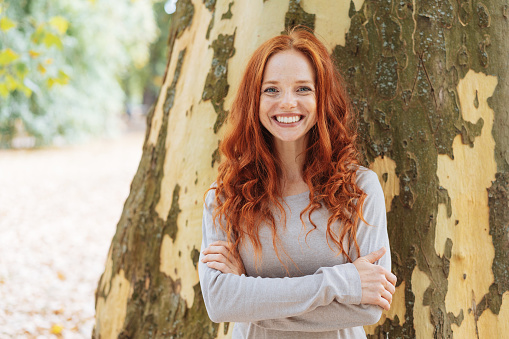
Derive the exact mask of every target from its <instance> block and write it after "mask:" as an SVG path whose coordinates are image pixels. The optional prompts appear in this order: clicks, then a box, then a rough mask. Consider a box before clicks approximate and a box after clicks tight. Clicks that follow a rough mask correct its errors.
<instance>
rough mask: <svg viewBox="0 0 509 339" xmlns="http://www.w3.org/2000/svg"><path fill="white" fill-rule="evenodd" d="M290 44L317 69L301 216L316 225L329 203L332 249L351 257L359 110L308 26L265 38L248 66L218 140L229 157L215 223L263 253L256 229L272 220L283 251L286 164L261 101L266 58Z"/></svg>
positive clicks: (358, 206)
mask: <svg viewBox="0 0 509 339" xmlns="http://www.w3.org/2000/svg"><path fill="white" fill-rule="evenodd" d="M289 49H294V50H297V51H300V52H302V53H303V54H304V55H306V56H307V57H308V58H309V60H310V61H311V64H312V65H313V67H314V71H315V74H316V84H315V88H316V99H317V123H316V124H315V126H313V127H312V128H311V130H310V131H309V137H308V146H307V149H306V153H305V161H304V168H303V179H304V181H305V182H306V184H307V185H308V187H309V199H310V203H309V205H308V206H307V207H306V208H305V209H304V210H303V211H302V212H301V214H300V219H301V221H302V222H303V223H304V221H303V216H304V214H305V213H306V212H309V214H308V218H309V221H310V223H311V224H312V226H313V230H314V229H316V227H317V226H316V225H315V224H314V223H313V222H312V221H311V217H310V216H311V213H313V212H314V211H315V210H317V209H319V208H322V206H325V207H326V208H327V209H328V210H329V212H330V217H329V219H328V223H327V242H328V243H329V247H331V244H330V242H329V241H332V242H333V243H334V244H335V245H336V248H338V249H339V253H338V254H343V255H345V256H346V257H347V258H348V260H350V261H352V260H351V258H350V257H349V255H348V248H346V249H345V248H344V245H343V241H344V240H345V239H346V240H348V244H352V243H353V244H355V246H356V249H357V252H358V255H360V253H359V252H360V250H359V245H358V243H357V239H356V231H357V222H358V219H359V218H361V219H362V205H363V201H364V199H365V197H366V194H365V193H364V192H363V191H362V190H361V189H360V188H359V187H358V186H357V185H356V183H355V182H356V170H357V168H358V166H357V165H358V151H357V149H356V146H355V140H356V136H357V134H356V127H355V119H354V111H353V110H352V107H351V105H350V103H349V99H348V95H347V93H346V90H345V87H344V86H343V85H342V79H341V76H340V75H339V73H338V71H337V69H336V67H335V66H334V63H333V61H332V60H331V58H330V56H329V54H328V52H327V49H326V48H325V46H324V45H323V44H322V43H321V42H320V41H319V40H318V39H317V38H316V37H315V36H314V35H313V34H312V33H311V32H309V31H307V30H304V29H294V30H292V31H290V32H289V33H288V34H287V35H280V36H277V37H274V38H272V39H270V40H268V41H266V42H265V43H263V44H262V45H261V46H260V47H259V48H258V49H257V50H256V51H255V52H254V54H253V56H252V57H251V59H250V60H249V62H248V64H247V66H246V70H245V73H244V75H243V78H242V81H241V83H240V86H239V89H238V92H237V95H236V97H235V100H234V102H233V105H232V108H231V112H230V116H229V118H228V120H229V122H230V124H229V130H228V132H227V133H226V135H225V137H224V139H223V140H222V141H221V145H220V152H221V154H222V159H223V161H222V162H221V164H220V166H219V172H218V176H217V180H216V186H215V187H213V188H212V189H215V191H216V203H217V208H216V209H215V212H214V223H215V224H216V226H217V224H219V225H220V227H221V228H222V229H223V230H224V231H225V232H226V234H227V236H228V241H229V242H230V244H232V245H234V246H233V248H235V249H237V248H239V247H238V246H239V245H240V244H242V243H243V242H244V241H245V240H249V241H251V243H252V245H253V248H254V250H255V256H256V257H257V258H258V257H259V255H260V254H261V243H260V238H259V234H258V229H259V227H260V225H261V224H262V223H266V224H268V225H269V227H271V229H272V235H273V246H274V249H275V250H276V254H277V255H278V257H279V254H278V244H279V243H280V241H279V239H278V237H277V227H276V220H275V217H274V215H273V213H272V212H271V207H273V206H276V207H277V208H278V209H279V210H280V211H281V215H282V216H283V222H285V220H286V218H285V212H284V208H283V206H282V202H281V198H282V190H281V185H280V178H281V176H282V172H281V168H282V167H281V163H280V160H279V158H278V156H277V153H276V152H275V148H274V143H273V138H272V135H271V134H270V133H269V132H268V131H267V130H266V129H265V128H264V127H263V126H262V124H261V123H260V119H259V107H260V95H261V85H262V80H263V74H264V70H265V65H266V64H267V61H268V60H269V58H270V57H271V56H272V55H274V54H276V53H278V52H281V51H285V50H289ZM218 220H221V222H217V221H218ZM331 249H332V247H331ZM283 250H284V249H283ZM280 261H281V259H280Z"/></svg>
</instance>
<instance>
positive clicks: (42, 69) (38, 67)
mask: <svg viewBox="0 0 509 339" xmlns="http://www.w3.org/2000/svg"><path fill="white" fill-rule="evenodd" d="M37 70H38V71H39V72H40V73H41V74H45V73H46V68H45V67H44V66H43V65H42V64H39V65H37Z"/></svg>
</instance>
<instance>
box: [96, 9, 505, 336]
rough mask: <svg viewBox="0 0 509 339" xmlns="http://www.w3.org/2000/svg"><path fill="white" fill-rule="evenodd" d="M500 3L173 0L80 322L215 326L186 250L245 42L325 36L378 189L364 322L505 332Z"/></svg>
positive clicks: (420, 332)
mask: <svg viewBox="0 0 509 339" xmlns="http://www.w3.org/2000/svg"><path fill="white" fill-rule="evenodd" d="M508 15H509V8H508V5H507V2H505V1H502V0H485V1H482V2H481V1H474V0H461V1H452V0H445V1H438V0H417V1H415V0H414V1H409V0H402V1H389V0H367V1H361V0H357V1H346V0H343V1H319V0H314V1H313V0H302V1H299V0H290V1H289V0H267V1H261V0H260V1H215V0H205V1H201V0H195V1H190V0H180V1H179V2H178V8H177V12H176V14H175V15H174V17H173V19H172V20H173V26H172V30H171V32H170V38H169V45H170V50H171V55H170V59H169V63H168V66H167V73H166V76H165V80H164V84H163V88H162V90H161V93H160V96H159V99H158V101H157V105H156V106H155V109H154V110H153V112H152V113H151V114H150V116H149V117H148V124H149V129H148V130H147V134H146V139H145V144H144V152H143V158H142V160H141V163H140V167H139V170H138V173H137V174H136V176H135V178H134V180H133V183H132V187H131V194H130V196H129V198H128V199H127V202H126V204H125V208H124V211H123V214H122V217H121V219H120V222H119V224H118V227H117V232H116V235H115V237H114V239H113V242H112V245H111V248H110V251H109V254H108V259H107V263H106V270H105V272H104V274H103V276H102V278H101V280H100V282H99V286H98V289H97V296H96V297H97V298H96V301H97V307H96V311H97V322H96V327H95V332H94V337H96V338H111V337H116V336H117V335H119V336H120V337H135V338H151V337H158V338H163V337H182V338H209V337H210V338H213V337H222V336H224V335H227V333H228V332H230V331H231V326H230V327H229V326H228V324H221V325H217V324H213V323H211V322H210V321H209V320H208V317H207V314H206V311H205V308H204V304H203V301H202V298H201V294H200V288H199V283H198V274H197V270H196V264H197V260H198V254H199V249H200V242H201V232H200V230H201V214H202V201H203V200H202V198H203V193H204V192H205V190H206V189H207V188H208V187H209V185H210V183H211V182H213V181H214V178H215V175H216V169H217V164H218V162H219V161H220V158H219V155H218V151H217V146H218V142H219V140H220V139H221V134H222V132H223V128H222V125H223V123H224V122H225V118H226V117H227V115H228V108H229V107H230V105H231V102H232V98H233V95H234V92H235V89H236V87H237V85H238V83H239V80H240V76H241V73H242V70H243V68H244V65H245V63H246V60H247V58H248V57H249V56H250V54H251V53H252V52H253V51H254V49H255V48H256V47H257V46H258V45H259V44H260V43H261V42H263V41H265V40H266V39H268V38H270V37H272V36H274V35H277V34H279V33H281V32H282V31H283V30H284V29H285V27H288V26H292V25H295V24H304V25H307V26H309V27H312V28H314V29H315V32H316V34H317V35H318V36H319V37H320V38H321V39H322V40H323V41H325V43H326V45H327V46H328V48H329V49H330V52H331V54H332V56H333V57H334V58H335V60H336V61H337V64H338V66H339V68H340V70H341V72H342V74H343V75H344V77H345V79H346V82H347V83H348V86H349V92H350V94H351V96H352V98H353V101H354V103H355V106H356V108H357V110H358V113H359V122H360V126H359V129H360V133H361V141H360V144H361V148H362V151H363V154H364V156H365V165H366V166H369V167H370V168H372V169H373V170H374V171H375V172H376V173H377V174H378V175H379V178H380V181H381V183H382V186H383V188H384V192H385V195H386V205H387V211H388V214H387V216H388V225H389V233H390V240H391V245H392V257H393V271H394V272H395V273H396V274H397V276H398V278H399V281H398V286H397V291H396V294H395V296H394V301H393V307H392V309H391V311H390V312H386V313H384V315H383V317H382V319H381V321H380V323H379V324H378V325H377V326H372V327H367V328H366V330H367V332H368V334H370V336H371V337H373V338H378V337H380V338H386V333H388V336H389V337H390V338H414V337H417V338H432V337H433V338H452V337H453V335H454V337H455V338H476V337H477V338H497V337H501V336H503V335H506V333H509V327H508V326H509V273H508V272H509V258H508V256H507V253H508V251H509V236H508V232H509V228H508V227H507V225H508V224H509V209H508V207H509V196H508V195H509V193H508V189H509V184H508V181H509V153H508V151H509V148H508V142H509V140H508V138H507V131H508V130H509V129H508V124H509V110H508V105H507V101H506V100H507V97H508V94H509V91H508V85H509V83H508V79H509V78H508V72H509V71H508V69H509V67H508V66H509V65H508V60H509V46H508V44H509V40H507V36H508V34H509V22H508Z"/></svg>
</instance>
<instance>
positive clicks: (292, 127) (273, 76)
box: [259, 49, 317, 147]
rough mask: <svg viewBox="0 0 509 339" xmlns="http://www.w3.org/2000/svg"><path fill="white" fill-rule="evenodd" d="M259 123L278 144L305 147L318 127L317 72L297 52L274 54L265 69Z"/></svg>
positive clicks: (289, 51)
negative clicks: (312, 132) (311, 131)
mask: <svg viewBox="0 0 509 339" xmlns="http://www.w3.org/2000/svg"><path fill="white" fill-rule="evenodd" d="M259 113H260V122H261V123H262V125H263V126H264V127H265V128H266V129H267V130H268V131H269V132H270V134H272V136H273V137H274V142H275V144H276V145H278V144H280V143H281V142H283V143H287V142H296V143H298V145H299V147H305V146H306V144H305V141H306V140H307V139H306V136H307V133H308V132H309V130H310V129H311V127H313V126H314V125H315V124H316V119H317V117H316V92H315V71H314V69H313V66H312V64H311V62H310V61H309V59H308V58H307V57H306V56H305V55H304V54H303V53H301V52H299V51H297V50H293V49H290V50H286V51H282V52H278V53H276V54H274V55H272V56H271V57H270V58H269V60H268V61H267V64H266V66H265V71H264V73H263V80H262V88H261V96H260V112H259Z"/></svg>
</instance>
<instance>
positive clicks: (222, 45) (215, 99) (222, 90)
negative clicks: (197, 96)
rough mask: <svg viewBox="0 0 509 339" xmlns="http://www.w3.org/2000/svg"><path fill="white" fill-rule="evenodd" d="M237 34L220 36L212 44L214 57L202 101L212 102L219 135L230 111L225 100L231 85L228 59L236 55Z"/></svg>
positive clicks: (215, 131) (215, 130) (215, 127)
mask: <svg viewBox="0 0 509 339" xmlns="http://www.w3.org/2000/svg"><path fill="white" fill-rule="evenodd" d="M234 42H235V33H233V34H232V35H228V34H219V36H218V37H217V39H216V40H214V41H213V42H212V45H211V47H212V49H213V50H214V56H213V57H212V65H211V66H210V70H209V73H208V74H207V79H206V80H205V87H204V88H203V93H202V99H203V100H210V102H211V103H212V106H213V107H214V110H215V111H216V114H217V119H216V122H215V123H214V133H217V132H218V131H219V129H220V128H221V126H223V124H224V122H225V120H226V118H227V117H228V113H229V111H226V110H225V109H224V100H225V98H226V96H227V95H228V90H229V89H230V85H229V84H228V59H230V58H231V57H232V56H233V55H234V54H235V47H234Z"/></svg>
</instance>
